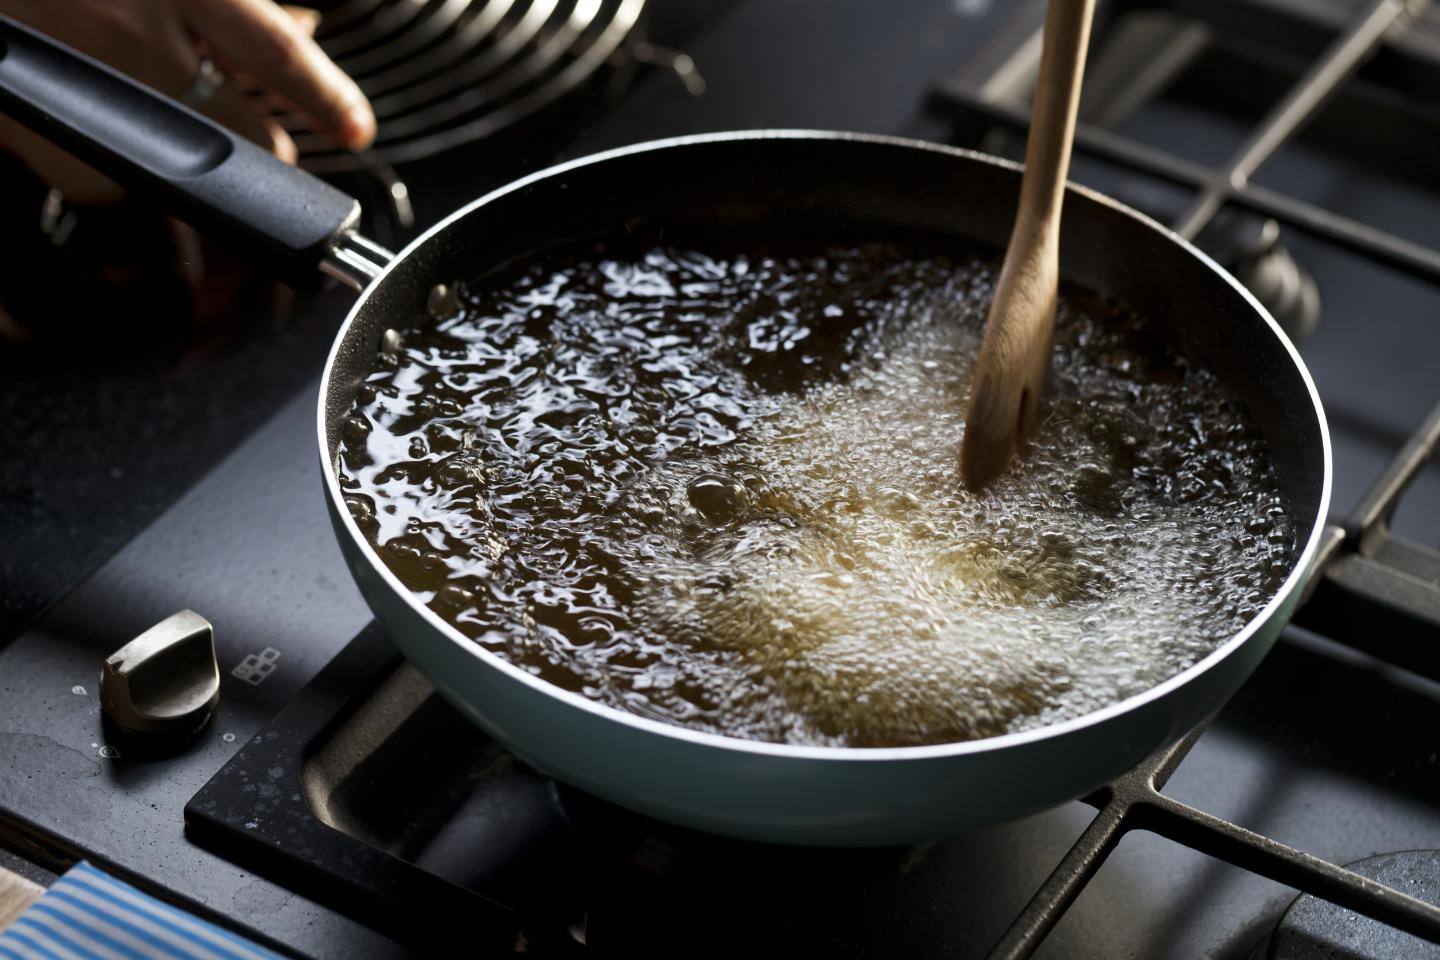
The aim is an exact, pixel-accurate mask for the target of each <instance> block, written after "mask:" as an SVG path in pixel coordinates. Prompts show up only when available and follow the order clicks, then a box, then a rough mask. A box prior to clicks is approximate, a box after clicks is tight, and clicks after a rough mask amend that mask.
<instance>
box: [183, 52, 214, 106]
mask: <svg viewBox="0 0 1440 960" xmlns="http://www.w3.org/2000/svg"><path fill="white" fill-rule="evenodd" d="M224 85H225V72H224V71H223V70H221V69H220V68H219V67H217V66H215V61H214V60H211V59H210V58H209V57H201V58H200V65H199V66H197V67H196V68H195V76H193V77H191V78H190V83H189V85H188V86H186V87H185V89H184V90H182V91H181V92H180V98H179V99H180V102H181V103H183V104H185V106H187V107H189V108H190V109H192V110H199V109H200V108H201V107H203V106H204V105H205V104H207V103H209V102H210V98H211V97H213V96H215V91H216V90H219V89H220V88H221V87H222V86H224Z"/></svg>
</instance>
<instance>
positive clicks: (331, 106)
mask: <svg viewBox="0 0 1440 960" xmlns="http://www.w3.org/2000/svg"><path fill="white" fill-rule="evenodd" d="M185 11H186V15H187V16H188V18H189V21H190V26H191V28H192V29H193V30H194V31H195V33H196V34H197V35H199V36H200V38H201V39H203V40H205V41H206V42H207V43H209V44H210V45H211V46H212V47H213V48H214V49H215V50H216V51H217V52H218V53H220V54H222V55H223V56H225V57H226V58H227V59H228V60H229V61H230V62H231V63H232V64H233V65H234V67H235V68H236V69H239V70H243V71H244V72H246V73H249V74H250V75H251V76H253V77H254V78H255V79H256V80H258V81H259V82H261V83H263V84H264V85H266V86H267V87H269V88H271V89H273V90H274V91H275V92H276V93H279V94H280V95H282V96H284V97H285V98H286V99H288V100H289V101H290V102H292V103H293V104H295V106H296V107H298V108H299V109H300V111H301V112H302V113H304V114H306V115H307V116H308V117H309V118H310V120H311V121H312V122H313V123H314V124H315V127H316V129H318V130H321V131H324V132H327V133H330V134H331V135H332V136H334V137H336V138H337V139H338V140H339V141H340V142H341V143H343V144H344V145H345V146H347V147H350V148H351V149H359V148H361V147H364V146H366V145H367V144H369V142H370V141H371V140H373V139H374V137H375V115H374V113H373V112H372V111H371V110H370V104H369V102H368V101H366V99H365V95H364V94H362V93H361V92H360V88H359V87H357V86H356V85H355V83H354V81H352V80H351V79H350V78H349V77H347V76H346V75H345V74H344V72H343V71H342V70H341V69H340V68H339V67H337V66H335V64H334V63H333V62H331V60H330V58H329V57H327V56H325V54H324V52H323V51H322V50H321V49H320V48H319V46H317V45H316V43H315V41H314V40H312V39H311V38H310V37H308V36H306V34H305V32H304V31H303V30H301V29H300V28H299V27H298V26H297V25H296V23H295V21H294V19H292V18H291V17H290V16H289V15H288V14H286V13H285V11H283V10H282V9H280V7H278V6H276V5H275V4H274V3H273V2H271V0H193V2H191V3H189V4H186V6H185Z"/></svg>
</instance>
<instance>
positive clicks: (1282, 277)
mask: <svg viewBox="0 0 1440 960" xmlns="http://www.w3.org/2000/svg"><path fill="white" fill-rule="evenodd" d="M1196 244H1197V245H1198V246H1199V247H1200V248H1201V249H1202V250H1204V251H1205V252H1206V253H1208V254H1210V256H1212V257H1214V258H1215V259H1216V261H1218V262H1219V263H1220V265H1221V266H1223V267H1224V268H1225V269H1226V270H1229V271H1230V272H1231V273H1232V274H1234V275H1235V279H1237V280H1239V281H1240V282H1241V283H1242V284H1244V286H1245V288H1246V289H1248V290H1249V291H1250V292H1251V293H1253V294H1254V295H1255V299H1256V300H1259V301H1260V303H1261V304H1263V305H1264V307H1265V309H1266V310H1268V311H1270V315H1271V316H1273V317H1274V318H1275V321H1276V322H1277V323H1279V324H1280V329H1282V330H1284V331H1285V333H1286V334H1287V335H1288V336H1289V337H1290V339H1291V340H1292V341H1294V342H1295V343H1296V344H1301V343H1304V342H1305V341H1306V340H1307V339H1309V337H1310V335H1311V334H1313V333H1314V332H1315V328H1316V327H1318V326H1319V325H1320V291H1319V288H1318V287H1316V285H1315V278H1314V277H1313V276H1312V275H1311V274H1310V271H1308V270H1306V269H1305V268H1304V267H1303V266H1301V265H1300V263H1299V262H1298V261H1296V259H1295V258H1294V257H1293V256H1292V255H1291V254H1290V250H1289V248H1287V247H1286V246H1285V244H1284V243H1282V242H1281V239H1280V225H1279V224H1278V223H1276V222H1275V221H1274V220H1267V219H1262V218H1260V217H1256V216H1254V215H1251V214H1243V213H1237V212H1235V211H1231V210H1223V211H1221V212H1220V213H1219V214H1217V215H1216V216H1215V219H1214V220H1212V221H1211V222H1210V225H1209V226H1208V227H1206V228H1205V230H1203V231H1202V232H1201V234H1200V236H1199V237H1197V238H1196Z"/></svg>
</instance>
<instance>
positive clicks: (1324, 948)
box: [1257, 850, 1440, 960]
mask: <svg viewBox="0 0 1440 960" xmlns="http://www.w3.org/2000/svg"><path fill="white" fill-rule="evenodd" d="M1347 867H1348V869H1350V870H1354V871H1355V872H1356V873H1358V874H1360V875H1362V876H1364V877H1368V878H1370V879H1371V880H1376V881H1378V882H1380V883H1383V884H1385V885H1386V886H1390V887H1394V888H1395V889H1396V890H1399V891H1401V892H1403V893H1408V894H1409V895H1410V896H1412V897H1415V898H1416V899H1417V900H1424V901H1426V902H1427V903H1435V904H1440V850H1403V851H1400V852H1398V853H1382V854H1379V855H1378V856H1374V857H1368V858H1366V859H1364V860H1357V861H1356V862H1354V863H1351V864H1348V865H1347ZM1263 956H1264V958H1265V960H1425V958H1431V960H1434V958H1440V944H1434V943H1426V942H1425V941H1424V940H1421V939H1420V938H1418V937H1413V936H1411V935H1410V934H1408V933H1401V932H1400V931H1399V930H1396V929H1395V928H1394V927H1390V926H1387V925H1385V924H1383V923H1379V922H1377V921H1375V920H1369V919H1367V918H1365V917H1362V916H1360V915H1359V914H1357V913H1353V912H1352V911H1349V910H1346V909H1344V908H1343V907H1337V906H1335V905H1334V904H1333V903H1330V902H1328V901H1326V900H1322V899H1320V898H1319V897H1313V896H1311V895H1309V894H1305V895H1304V896H1301V897H1299V898H1297V899H1296V900H1295V902H1294V903H1292V904H1291V905H1290V909H1288V910H1286V911H1285V915H1284V916H1283V917H1282V918H1281V919H1280V925H1279V926H1278V927H1276V928H1275V932H1274V933H1273V934H1271V936H1270V942H1269V949H1268V950H1266V951H1264V953H1263ZM1257 960H1258V956H1257Z"/></svg>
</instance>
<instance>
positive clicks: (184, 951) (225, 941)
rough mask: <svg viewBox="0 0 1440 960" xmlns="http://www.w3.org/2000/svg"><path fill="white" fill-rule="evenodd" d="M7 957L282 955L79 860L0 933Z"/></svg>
mask: <svg viewBox="0 0 1440 960" xmlns="http://www.w3.org/2000/svg"><path fill="white" fill-rule="evenodd" d="M0 958H4V960H51V958H55V960H161V958H163V960H280V955H279V954H277V953H273V952H271V951H269V950H266V949H265V948H263V947H259V946H256V945H255V944H253V943H251V942H250V941H249V940H246V939H245V938H243V937H238V936H236V935H235V934H233V933H229V932H227V931H225V930H222V929H220V928H219V927H217V926H215V925H214V924H213V923H207V922H206V921H204V920H201V919H199V918H198V917H194V916H191V915H190V914H188V913H185V912H184V911H183V910H177V909H175V908H174V907H172V906H170V905H169V904H165V903H161V902H160V901H159V900H156V899H155V898H154V897H151V896H149V895H147V894H144V893H141V892H140V891H139V890H137V889H135V888H134V887H132V886H130V885H129V884H128V883H122V882H120V881H119V880H116V879H115V878H114V877H112V876H110V875H109V874H106V873H102V872H101V871H99V870H97V869H95V868H94V867H92V866H90V864H88V863H85V862H83V861H82V862H81V863H78V864H76V865H75V866H74V867H72V868H71V869H70V871H69V872H68V873H66V874H65V875H64V876H63V877H61V878H60V879H59V880H57V881H55V883H54V885H53V886H51V887H50V889H49V890H47V891H46V892H45V895H44V896H43V897H41V898H40V899H39V900H37V901H35V903H33V904H32V905H31V906H30V908H29V909H28V910H26V911H25V912H24V913H23V914H21V915H20V918H19V919H17V920H16V921H15V922H14V923H13V924H11V925H10V926H9V927H7V928H6V929H5V930H4V931H0Z"/></svg>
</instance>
